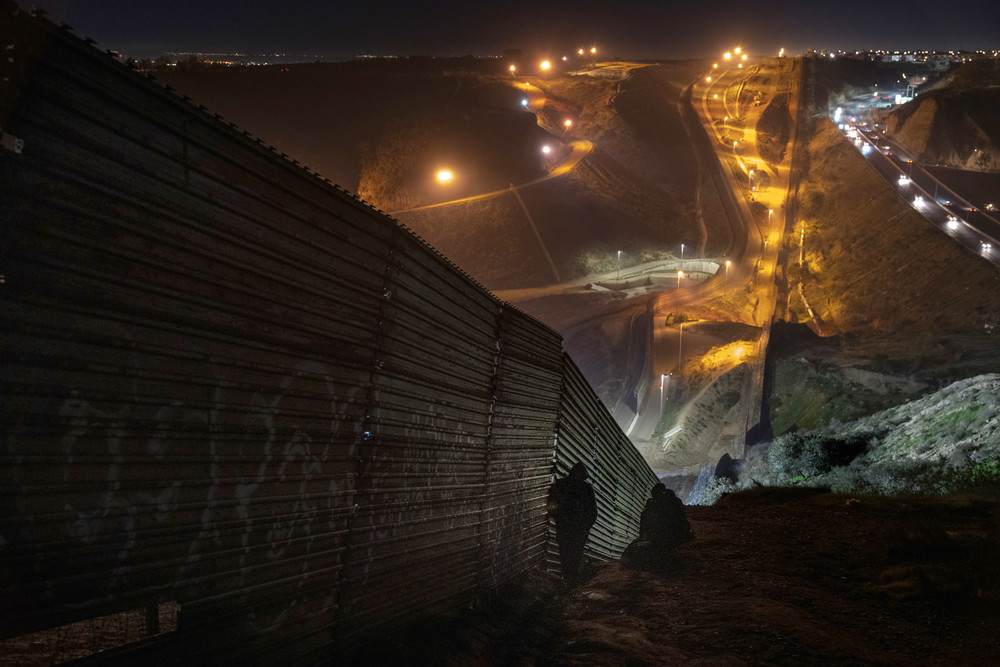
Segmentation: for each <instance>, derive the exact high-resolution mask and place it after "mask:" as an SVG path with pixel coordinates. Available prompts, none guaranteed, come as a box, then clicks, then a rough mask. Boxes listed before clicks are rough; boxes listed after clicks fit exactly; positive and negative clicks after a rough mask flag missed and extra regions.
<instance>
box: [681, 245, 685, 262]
mask: <svg viewBox="0 0 1000 667" xmlns="http://www.w3.org/2000/svg"><path fill="white" fill-rule="evenodd" d="M681 261H682V262H683V261H684V244H683V243H682V244H681Z"/></svg>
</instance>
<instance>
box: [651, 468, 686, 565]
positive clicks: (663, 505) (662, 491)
mask: <svg viewBox="0 0 1000 667" xmlns="http://www.w3.org/2000/svg"><path fill="white" fill-rule="evenodd" d="M639 539H640V540H646V541H648V542H649V543H650V544H651V545H652V546H653V547H654V548H657V549H660V548H666V549H674V548H676V547H677V546H679V545H680V544H683V543H684V542H687V541H688V540H690V539H691V524H689V523H688V520H687V517H686V516H685V515H684V503H682V502H681V499H680V498H678V497H677V494H675V493H674V492H673V490H672V489H668V488H667V487H666V486H665V485H664V484H663V482H659V483H657V484H655V485H654V486H653V488H652V489H651V490H650V498H649V500H647V501H646V507H645V508H644V509H643V510H642V514H641V515H640V517H639Z"/></svg>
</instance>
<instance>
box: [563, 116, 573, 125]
mask: <svg viewBox="0 0 1000 667" xmlns="http://www.w3.org/2000/svg"><path fill="white" fill-rule="evenodd" d="M572 124H573V121H571V120H570V119H569V118H567V119H566V120H564V121H563V125H565V126H566V127H569V126H570V125H572Z"/></svg>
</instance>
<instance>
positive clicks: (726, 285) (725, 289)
mask: <svg viewBox="0 0 1000 667" xmlns="http://www.w3.org/2000/svg"><path fill="white" fill-rule="evenodd" d="M732 263H733V262H732V261H731V260H728V259H727V260H726V283H725V286H724V287H723V290H722V294H723V295H726V294H729V265H730V264H732Z"/></svg>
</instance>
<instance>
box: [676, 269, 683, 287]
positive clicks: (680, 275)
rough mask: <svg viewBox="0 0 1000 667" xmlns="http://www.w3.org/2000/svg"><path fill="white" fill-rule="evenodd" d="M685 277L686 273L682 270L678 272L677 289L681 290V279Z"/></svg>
mask: <svg viewBox="0 0 1000 667" xmlns="http://www.w3.org/2000/svg"><path fill="white" fill-rule="evenodd" d="M683 277H684V272H683V271H681V270H680V269H678V270H677V289H680V288H681V278H683Z"/></svg>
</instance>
